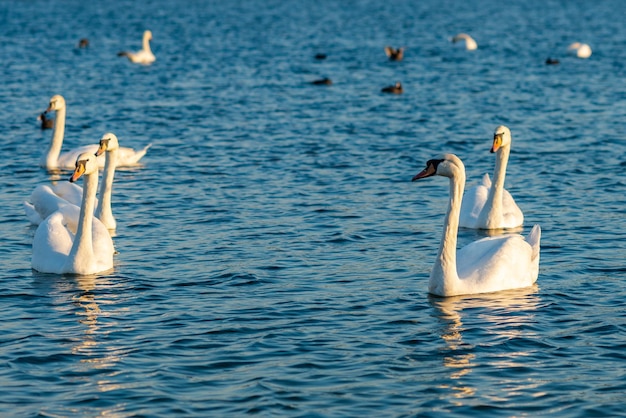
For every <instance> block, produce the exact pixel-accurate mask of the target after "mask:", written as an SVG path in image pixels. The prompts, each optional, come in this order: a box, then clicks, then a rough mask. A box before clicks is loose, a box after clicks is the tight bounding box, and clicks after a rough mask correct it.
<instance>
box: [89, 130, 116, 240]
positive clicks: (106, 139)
mask: <svg viewBox="0 0 626 418" xmlns="http://www.w3.org/2000/svg"><path fill="white" fill-rule="evenodd" d="M119 148H120V145H119V141H118V140H117V136H115V135H114V134H112V133H111V132H109V133H106V134H104V136H103V137H102V138H100V146H99V148H98V151H97V152H96V156H99V155H101V154H103V153H105V155H106V157H105V163H104V172H103V174H102V185H101V186H100V193H99V196H100V200H99V201H98V206H97V207H96V211H95V212H94V216H95V217H96V218H98V219H100V221H101V222H102V223H103V224H104V226H106V227H107V228H108V229H111V230H113V229H115V228H116V227H117V222H115V217H114V216H113V212H112V211H111V194H112V192H113V176H114V175H115V166H116V164H117V153H118V150H119Z"/></svg>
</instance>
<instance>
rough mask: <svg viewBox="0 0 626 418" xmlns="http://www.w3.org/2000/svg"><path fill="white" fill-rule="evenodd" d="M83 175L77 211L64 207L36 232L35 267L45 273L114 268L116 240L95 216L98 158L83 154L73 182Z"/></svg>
mask: <svg viewBox="0 0 626 418" xmlns="http://www.w3.org/2000/svg"><path fill="white" fill-rule="evenodd" d="M81 176H84V181H83V183H84V187H83V199H82V203H81V206H80V211H79V214H78V216H76V210H78V208H77V207H76V206H73V205H66V206H63V207H61V208H60V209H59V210H58V211H56V212H54V213H52V214H51V215H50V216H48V217H47V218H46V219H45V220H44V221H43V222H42V223H41V224H40V225H39V226H38V227H37V230H36V231H35V237H34V239H33V255H32V261H31V265H32V268H33V269H35V270H37V271H40V272H42V273H55V274H65V273H71V274H95V273H99V272H102V271H105V270H109V269H111V268H113V253H114V251H115V250H114V247H113V240H112V239H111V236H110V235H109V231H108V230H107V228H106V227H105V226H104V225H103V224H102V223H101V222H100V221H99V220H98V219H96V218H95V217H94V216H93V211H94V206H95V199H96V189H97V188H98V164H97V161H96V156H95V155H93V154H90V153H84V154H81V155H80V156H79V157H78V158H77V160H76V169H75V170H74V173H73V174H72V176H71V178H70V181H71V182H74V181H76V180H78V178H80V177H81Z"/></svg>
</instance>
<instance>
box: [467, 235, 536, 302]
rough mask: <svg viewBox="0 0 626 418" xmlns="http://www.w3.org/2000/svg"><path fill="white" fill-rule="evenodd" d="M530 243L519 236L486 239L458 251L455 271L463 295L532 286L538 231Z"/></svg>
mask: <svg viewBox="0 0 626 418" xmlns="http://www.w3.org/2000/svg"><path fill="white" fill-rule="evenodd" d="M538 231H539V229H538V228H537V230H535V229H533V231H531V234H530V237H532V239H533V242H532V244H533V245H531V243H529V242H528V241H527V240H526V239H524V237H522V236H521V235H519V234H511V235H504V236H498V237H487V238H483V239H480V240H478V241H475V242H472V243H470V244H468V245H467V246H465V247H463V248H461V249H460V250H459V251H458V252H457V272H458V275H459V279H460V281H461V283H462V284H463V287H464V292H465V293H467V294H470V293H487V292H496V291H500V290H506V289H517V288H521V287H528V286H531V285H532V284H533V283H535V281H536V280H537V277H538V273H539V257H538V256H534V255H535V254H538V251H539V250H538V248H539V239H540V232H538Z"/></svg>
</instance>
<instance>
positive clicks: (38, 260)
mask: <svg viewBox="0 0 626 418" xmlns="http://www.w3.org/2000/svg"><path fill="white" fill-rule="evenodd" d="M73 240H74V234H72V233H71V232H70V231H69V229H68V228H67V225H66V223H65V218H64V216H63V213H62V212H61V211H58V212H54V213H53V214H52V215H50V216H49V217H47V218H46V219H45V220H44V221H43V222H41V224H39V226H38V227H37V230H36V231H35V236H34V238H33V255H32V258H31V266H32V268H33V269H35V270H37V271H40V272H42V273H56V274H62V273H63V272H64V271H63V268H64V266H65V262H66V261H67V259H68V255H69V253H70V250H71V249H72V242H73Z"/></svg>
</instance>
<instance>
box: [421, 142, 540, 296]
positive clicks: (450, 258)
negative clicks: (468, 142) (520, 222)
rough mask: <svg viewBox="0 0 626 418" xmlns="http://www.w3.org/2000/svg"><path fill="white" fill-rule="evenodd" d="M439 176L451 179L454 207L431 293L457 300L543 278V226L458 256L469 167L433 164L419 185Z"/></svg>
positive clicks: (449, 161) (487, 241)
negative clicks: (462, 207)
mask: <svg viewBox="0 0 626 418" xmlns="http://www.w3.org/2000/svg"><path fill="white" fill-rule="evenodd" d="M433 175H439V176H444V177H448V178H449V179H450V202H449V204H448V209H447V213H446V217H445V220H444V228H443V237H442V239H441V244H440V246H439V252H438V254H437V259H436V261H435V264H434V266H433V269H432V271H431V273H430V279H429V284H428V291H429V292H430V293H432V294H434V295H439V296H457V295H468V294H475V293H488V292H497V291H500V290H506V289H516V288H522V287H528V286H531V285H532V284H533V283H535V281H537V276H538V275H539V249H540V248H539V247H540V243H539V242H540V239H541V228H540V227H539V225H535V226H534V227H533V229H532V230H531V231H530V234H529V235H528V238H526V239H524V237H522V236H521V235H519V234H511V235H509V234H507V235H500V236H497V237H487V238H482V239H480V240H478V241H474V242H472V243H470V244H468V245H466V246H465V247H463V248H461V249H460V250H458V251H457V249H456V246H457V233H458V229H459V212H460V209H461V199H462V197H463V189H464V187H465V166H464V165H463V162H462V161H461V160H460V159H459V158H458V157H457V156H456V155H454V154H445V155H444V156H443V157H442V158H441V159H435V160H429V161H428V162H427V163H426V168H425V169H424V170H422V171H421V172H420V173H419V174H417V175H416V176H415V177H413V181H415V180H419V179H422V178H426V177H430V176H433Z"/></svg>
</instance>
